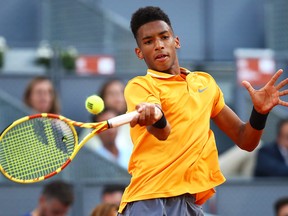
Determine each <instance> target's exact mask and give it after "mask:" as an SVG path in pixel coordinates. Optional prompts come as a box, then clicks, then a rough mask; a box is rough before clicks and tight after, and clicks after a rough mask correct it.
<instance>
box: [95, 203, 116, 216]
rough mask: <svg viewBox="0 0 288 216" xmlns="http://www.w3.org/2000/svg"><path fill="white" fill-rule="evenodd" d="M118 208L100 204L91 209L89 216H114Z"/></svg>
mask: <svg viewBox="0 0 288 216" xmlns="http://www.w3.org/2000/svg"><path fill="white" fill-rule="evenodd" d="M117 209H118V206H117V205H115V204H111V203H102V204H99V205H97V206H96V208H94V209H93V211H92V213H91V214H90V216H116V215H117Z"/></svg>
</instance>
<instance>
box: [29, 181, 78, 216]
mask: <svg viewBox="0 0 288 216" xmlns="http://www.w3.org/2000/svg"><path fill="white" fill-rule="evenodd" d="M73 201H74V194H73V188H72V185H70V184H69V183H66V182H63V181H59V180H58V181H53V182H50V183H48V184H46V185H45V186H44V188H43V191H42V194H41V195H40V197H39V201H38V206H37V207H36V208H35V209H34V210H33V211H32V212H30V213H28V214H26V215H25V216H44V215H45V216H56V215H58V216H65V215H68V211H69V208H70V207H71V206H72V204H73Z"/></svg>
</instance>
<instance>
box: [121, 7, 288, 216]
mask: <svg viewBox="0 0 288 216" xmlns="http://www.w3.org/2000/svg"><path fill="white" fill-rule="evenodd" d="M131 29H132V32H133V34H134V37H135V39H136V42H137V45H138V47H137V48H136V49H135V53H136V55H137V56H138V58H139V59H141V60H142V59H143V60H144V61H145V62H146V64H147V66H148V70H147V74H146V76H141V77H136V78H134V79H132V80H131V81H130V82H129V83H128V84H127V86H126V89H125V99H126V102H127V108H128V112H129V111H132V110H135V108H136V110H137V111H138V112H139V115H138V116H136V117H135V118H134V119H133V120H132V122H131V127H132V128H131V138H132V141H133V144H134V148H133V152H132V155H131V159H130V164H129V173H130V174H131V175H132V178H131V182H130V184H129V186H128V187H127V188H126V190H125V192H124V194H123V198H122V203H121V205H120V208H119V212H120V215H133V216H134V215H137V216H142V215H143V216H147V215H149V216H153V215H155V216H156V215H157V216H159V215H172V216H174V215H177V216H178V215H181V216H182V215H203V211H202V209H201V207H200V205H201V204H203V203H204V202H205V201H206V200H207V199H208V198H210V197H211V196H212V195H213V194H214V193H215V190H214V187H216V186H218V185H220V184H222V183H223V182H224V181H225V178H224V177H223V175H222V174H221V171H220V169H219V165H218V156H217V149H216V145H215V138H214V135H213V132H212V131H211V130H210V125H209V122H210V118H212V119H213V120H214V122H215V123H216V125H217V126H219V128H221V129H222V130H223V131H224V132H225V133H226V134H227V135H228V136H229V137H230V138H231V139H232V140H233V141H234V142H235V143H236V144H237V145H238V146H239V147H240V148H242V149H244V150H247V151H252V150H253V149H254V148H255V147H256V146H257V144H258V143H259V140H260V137H261V134H262V132H263V129H264V126H265V121H266V118H267V114H268V113H269V111H270V110H271V109H272V108H273V107H274V106H276V105H278V104H280V105H285V106H287V105H288V103H286V102H283V101H281V100H280V99H279V96H282V95H285V94H287V93H288V91H287V90H286V91H280V88H282V87H283V86H285V85H286V84H287V83H288V79H286V80H284V81H282V82H280V84H278V85H274V84H275V82H276V80H277V79H278V77H279V76H280V75H281V74H282V70H279V71H278V72H277V73H276V74H275V75H274V76H273V78H272V79H271V80H270V81H269V82H268V83H267V85H266V86H265V87H263V88H262V89H260V90H255V89H253V87H252V86H251V85H250V83H248V82H246V81H244V82H243V85H244V86H245V87H246V88H247V90H248V92H249V93H250V96H251V99H252V102H253V104H254V109H253V111H252V114H251V118H250V121H249V122H247V123H244V122H242V121H241V120H240V119H239V118H238V116H237V115H236V114H235V113H234V112H233V111H232V110H231V109H230V108H229V107H228V106H227V105H225V102H224V98H223V95H222V92H221V90H220V88H219V87H218V86H217V84H216V82H215V81H214V79H213V78H212V77H211V76H210V75H209V74H207V73H203V72H193V73H192V72H190V71H188V70H187V69H185V68H181V67H180V66H179V63H178V58H177V53H176V51H177V49H179V48H180V40H179V38H178V37H177V36H175V35H174V32H173V29H172V26H171V23H170V20H169V18H168V16H167V15H166V14H165V13H164V12H163V11H162V10H161V9H160V8H158V7H146V8H140V9H139V10H137V11H136V12H135V13H134V14H133V16H132V19H131ZM156 109H159V110H161V115H155V113H156V112H155V110H156Z"/></svg>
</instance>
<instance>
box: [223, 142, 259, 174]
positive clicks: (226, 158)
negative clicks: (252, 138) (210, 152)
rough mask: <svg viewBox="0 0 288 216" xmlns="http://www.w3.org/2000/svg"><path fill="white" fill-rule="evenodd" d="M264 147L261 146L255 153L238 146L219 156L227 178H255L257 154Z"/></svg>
mask: <svg viewBox="0 0 288 216" xmlns="http://www.w3.org/2000/svg"><path fill="white" fill-rule="evenodd" d="M260 146H262V142H261V141H260V143H259V145H258V146H257V147H256V149H255V150H254V151H253V152H247V151H243V150H242V149H240V148H239V147H238V146H236V145H235V146H233V147H231V148H230V149H228V150H226V151H225V152H223V153H222V154H220V155H219V164H220V167H221V171H222V173H223V174H224V176H225V177H226V178H234V177H249V178H250V177H253V176H254V169H255V163H256V155H257V152H258V150H259V148H260Z"/></svg>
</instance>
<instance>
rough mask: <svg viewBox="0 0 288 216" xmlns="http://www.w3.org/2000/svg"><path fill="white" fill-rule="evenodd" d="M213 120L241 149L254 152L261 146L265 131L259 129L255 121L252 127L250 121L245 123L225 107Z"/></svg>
mask: <svg viewBox="0 0 288 216" xmlns="http://www.w3.org/2000/svg"><path fill="white" fill-rule="evenodd" d="M213 120H214V122H215V124H216V125H217V126H218V127H219V128H220V129H221V130H222V131H223V132H224V133H226V134H227V136H228V137H230V139H232V141H233V142H234V143H235V144H237V145H238V146H239V147H240V148H241V149H243V150H246V151H253V150H254V149H255V148H256V147H257V145H258V144H259V141H260V138H261V135H262V133H263V129H259V127H258V128H257V125H256V126H255V124H253V121H252V125H253V126H254V127H252V126H251V123H250V120H249V121H248V122H247V123H244V122H243V121H241V120H240V118H239V117H238V116H237V115H236V114H235V113H234V112H233V111H232V110H231V109H230V108H229V107H228V106H225V107H224V108H223V109H222V111H221V112H220V113H219V114H218V115H217V116H216V117H215V118H214V119H213ZM255 128H257V129H255Z"/></svg>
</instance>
